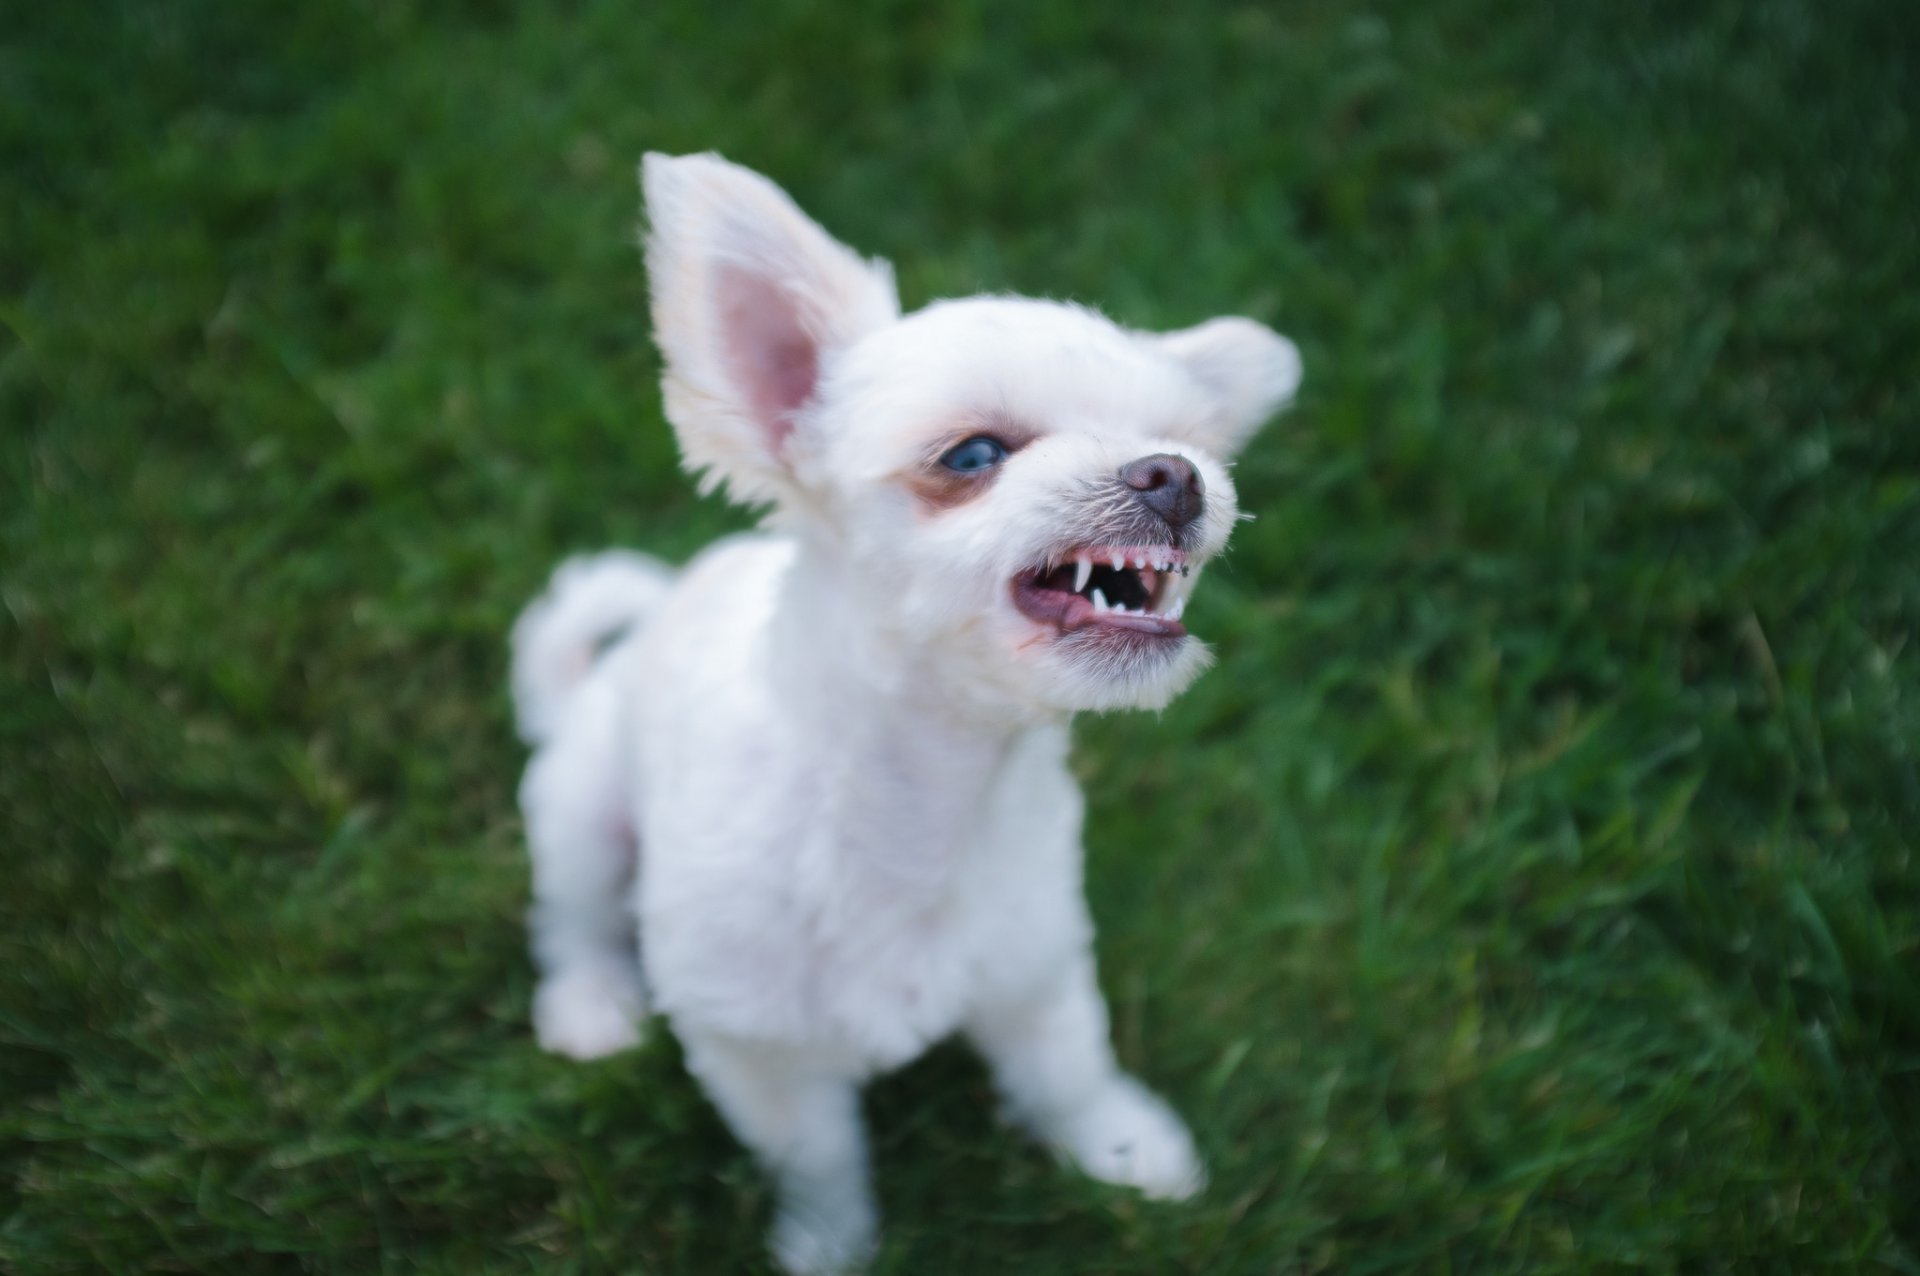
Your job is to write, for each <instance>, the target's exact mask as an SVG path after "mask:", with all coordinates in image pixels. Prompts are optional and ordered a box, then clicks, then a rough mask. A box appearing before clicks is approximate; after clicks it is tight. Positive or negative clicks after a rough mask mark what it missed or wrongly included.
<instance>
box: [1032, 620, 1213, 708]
mask: <svg viewBox="0 0 1920 1276" xmlns="http://www.w3.org/2000/svg"><path fill="white" fill-rule="evenodd" d="M1211 661H1212V655H1211V653H1210V652H1209V651H1208V650H1207V647H1206V644H1204V643H1202V642H1201V641H1200V640H1199V639H1197V638H1194V637H1192V636H1191V635H1188V634H1182V635H1180V636H1179V637H1178V638H1173V639H1165V640H1161V641H1158V642H1155V643H1153V644H1151V645H1147V644H1143V643H1140V642H1138V641H1129V640H1124V639H1123V640H1120V641H1115V640H1114V639H1113V638H1112V637H1110V636H1109V635H1106V634H1104V633H1095V634H1080V633H1074V634H1063V635H1060V636H1058V637H1055V638H1053V639H1052V640H1050V641H1049V642H1048V643H1047V646H1046V649H1045V650H1044V651H1042V652H1041V653H1040V655H1039V658H1038V659H1037V660H1035V661H1034V662H1033V672H1034V673H1035V675H1036V676H1037V680H1038V682H1039V684H1040V685H1039V687H1038V689H1037V692H1036V699H1039V700H1041V701H1042V702H1044V703H1046V704H1047V705H1048V706H1049V707H1052V708H1055V709H1065V710H1068V711H1072V712H1081V711H1087V712H1105V711H1109V710H1120V709H1160V708H1164V707H1165V706H1166V705H1167V703H1168V702H1169V701H1171V700H1172V699H1173V698H1174V697H1175V696H1177V695H1179V694H1180V693H1181V692H1182V691H1185V690H1186V689H1187V686H1188V685H1189V684H1190V683H1192V682H1193V680H1194V679H1195V678H1196V677H1198V676H1199V675H1200V673H1201V671H1202V670H1204V669H1205V668H1206V667H1207V665H1208V664H1209V663H1211Z"/></svg>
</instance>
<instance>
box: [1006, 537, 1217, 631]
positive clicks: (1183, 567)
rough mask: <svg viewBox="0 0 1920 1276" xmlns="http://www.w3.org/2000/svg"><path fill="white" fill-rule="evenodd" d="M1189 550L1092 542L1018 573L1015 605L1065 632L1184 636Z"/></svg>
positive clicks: (1027, 615)
mask: <svg viewBox="0 0 1920 1276" xmlns="http://www.w3.org/2000/svg"><path fill="white" fill-rule="evenodd" d="M1186 581H1187V556H1186V554H1185V553H1183V552H1182V551H1180V550H1177V549H1173V548H1170V547H1169V546H1166V545H1131V546H1126V545H1090V546H1086V547H1084V548H1081V549H1075V550H1071V551H1068V552H1067V553H1065V554H1063V555H1061V556H1059V558H1058V559H1056V560H1055V561H1054V562H1051V563H1047V564H1045V565H1043V566H1040V567H1035V568H1032V569H1030V570H1028V571H1024V572H1022V573H1020V575H1018V576H1016V577H1014V579H1013V605H1014V606H1015V607H1016V608H1018V609H1019V611H1020V614H1021V615H1023V616H1025V617H1026V618H1027V619H1029V620H1033V621H1037V622H1039V623H1040V624H1043V625H1051V626H1053V627H1055V628H1057V629H1058V630H1059V631H1060V632H1061V633H1063V634H1064V633H1072V632H1074V631H1075V630H1080V629H1087V628H1090V627H1099V628H1104V629H1108V630H1120V631H1126V632H1129V633H1133V634H1139V635H1142V636H1145V637H1158V638H1184V637H1186V633H1187V630H1186V626H1184V625H1182V624H1181V623H1180V613H1181V612H1183V611H1185V610H1186V606H1187V589H1186Z"/></svg>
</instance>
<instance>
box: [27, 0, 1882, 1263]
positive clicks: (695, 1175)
mask: <svg viewBox="0 0 1920 1276" xmlns="http://www.w3.org/2000/svg"><path fill="white" fill-rule="evenodd" d="M1917 28H1920V18H1917V17H1916V11H1915V9H1914V8H1913V6H1911V5H1903V4H1887V3H1866V2H1859V3H1855V2H1853V0H1834V2H1833V3H1826V4H1815V3H1813V2H1812V0H1757V2H1755V3H1735V2H1731V0H1726V2H1721V0H1702V2H1700V3H1693V4H1686V5H1673V4H1660V3H1654V2H1653V0H1622V2H1621V3H1614V4H1607V5H1583V4H1575V3H1570V2H1559V0H1548V2H1544V3H1540V4H1535V5H1529V6H1510V5H1503V4H1495V3H1492V2H1491V0H1447V2H1445V3H1438V2H1428V3H1413V2H1411V0H1409V2H1404V3H1403V2H1400V0H1382V2H1381V3H1378V4H1373V5H1370V6H1367V7H1358V6H1354V5H1346V4H1334V3H1327V2H1325V0H1302V2H1301V3H1296V4H1289V5H1285V6H1280V5H1271V6H1262V5H1251V4H1243V5H1228V4H1219V5H1213V4H1191V5H1186V6H1181V7H1179V8H1166V9H1155V8H1152V7H1148V6H1139V7H1125V6H1105V7H1102V6H1079V5H1069V4H1065V3H1031V4H1026V5H1013V4H1005V5H1002V4H988V3H977V2H969V0H943V2H941V3H928V4H902V3H893V2H889V0H871V2H865V0H863V2H861V3H845V4H838V5H831V6H829V5H814V4H802V3H787V4H769V5H753V6H724V7H723V6H711V5H705V4H692V3H681V2H678V0H676V2H673V3H659V4H652V5H627V4H616V3H609V2H606V0H580V2H578V3H566V4H548V5H531V4H529V5H524V6H517V5H513V4H509V3H505V2H504V0H501V2H493V3H487V2H476V3H471V4H459V3H436V2H431V0H415V2H404V0H378V2H376V0H342V2H340V3H335V4H331V5H319V4H305V5H237V4H222V3H214V2H212V0H166V2H165V3H160V2H156V0H137V2H130V3H106V2H103V3H97V4H90V5H60V4H47V5H38V6H15V7H14V8H13V9H11V10H10V11H9V15H8V17H7V20H6V23H5V24H4V28H0V166H3V167H0V171H3V172H4V202H3V203H0V426H3V432H0V555H3V560H0V601H4V608H3V609H0V679H4V696H3V698H0V804H3V806H0V809H3V810H4V836H5V850H4V856H5V858H4V861H0V865H3V867H4V886H0V942H3V943H4V945H5V948H4V956H3V957H0V998H3V1000H0V1162H4V1166H5V1173H4V1176H0V1220H4V1221H0V1268H4V1269H6V1270H9V1271H16V1272H22V1273H27V1272H77V1271H94V1270H102V1271H211V1272H220V1271H247V1272H267V1271H315V1272H333V1271H341V1272H345V1271H356V1272H358V1271H423V1272H447V1273H485V1272H504V1271H540V1272H602V1271H606V1272H613V1271H620V1272H647V1273H712V1272H725V1271H755V1270H765V1268H764V1260H763V1259H762V1257H761V1244H762V1240H761V1227H762V1224H763V1222H764V1217H765V1211H766V1207H767V1201H766V1197H765V1194H764V1192H763V1190H762V1188H761V1187H760V1185H759V1183H758V1180H757V1176H756V1175H755V1173H754V1172H753V1169H752V1167H751V1166H750V1165H749V1164H748V1163H747V1161H746V1159H745V1157H744V1155H743V1154H742V1153H741V1152H740V1151H739V1150H738V1149H737V1148H736V1147H735V1146H734V1145H733V1144H732V1143H731V1141H730V1140H729V1139H728V1137H727V1136H726V1134H725V1133H724V1131H723V1130H722V1129H721V1127H720V1126H719V1125H718V1123H717V1121H716V1119H715V1118H714V1117H713V1116H712V1115H711V1114H710V1112H709V1111H708V1109H707V1108H706V1106H705V1104H704V1103H703V1101H702V1100H701V1098H700V1097H699V1095H698V1093H697V1091H696V1090H695V1088H694V1087H693V1085H692V1083H691V1082H690V1081H689V1080H688V1079H687V1078H686V1077H685V1076H684V1075H683V1073H682V1071H681V1069H680V1066H679V1061H678V1058H677V1055H676V1054H675V1050H674V1047H673V1044H672V1042H671V1041H670V1040H669V1039H667V1038H666V1037H665V1036H664V1035H662V1036H659V1037H656V1039H655V1040H654V1042H653V1043H651V1044H650V1045H649V1046H648V1047H647V1048H646V1049H645V1050H644V1051H642V1052H640V1053H638V1054H635V1055H631V1056H628V1057H625V1058H621V1059H618V1060H615V1061H611V1062H607V1063H604V1064H599V1065H595V1066H579V1065H574V1064H569V1063H566V1062H564V1061H560V1060H556V1059H550V1058H547V1057H544V1056H542V1055H540V1054H539V1053H538V1052H537V1051H536V1050H535V1048H534V1046H533V1043H532V1040H531V1036H530V1033H529V1031H528V1028H527V1024H526V1013H527V998H528V992H529V984H530V979H529V972H528V967H527V964H526V961H525V960H524V958H523V956H522V952H523V944H522V933H521V926H520V912H521V910H522V908H523V906H524V903H525V897H526V895H525V893H526V887H525V882H524V876H525V874H524V869H523V864H522V852H521V849H520V837H519V829H518V825H517V816H516V813H515V811H514V806H513V799H512V793H513V785H514V783H515V779H516V773H517V769H518V766H519V764H520V761H521V754H520V751H519V749H518V748H517V747H516V746H515V744H514V743H513V741H512V739H511V733H510V731H509V727H508V721H507V715H506V705H505V698H504V694H503V673H504V650H503V643H502V639H503V635H504V633H505V629H506V626H507V624H508V622H509V620H510V618H511V617H512V615H513V614H514V611H515V609H516V608H517V607H518V606H519V605H520V604H521V603H522V602H523V601H524V600H525V599H526V598H527V597H528V596H529V595H530V594H531V593H532V592H533V591H534V590H535V589H536V588H537V587H538V585H539V584H540V582H541V581H542V579H543V577H544V575H545V573H546V572H547V571H548V570H549V568H550V567H551V566H552V564H553V563H554V561H555V560H556V559H557V558H559V557H560V556H561V555H563V554H565V553H567V552H569V551H573V550H579V549H584V548H591V547H595V546H600V545H606V544H614V543H620V544H633V545H640V546H645V547H648V548H651V549H654V550H656V551H658V552H661V553H663V554H666V555H668V556H671V557H683V556H685V555H686V554H688V553H690V552H691V551H692V550H694V549H695V548H696V547H698V546H699V545H700V544H702V543H703V542H705V541H706V540H708V539H709V538H711V537H712V536H714V535H715V534H716V533H718V532H720V531H722V530H725V529H729V528H733V527H737V526H740V525H742V524H743V523H744V522H745V517H744V516H743V515H741V514H740V513H738V512H736V511H733V510H730V509H727V508H725V507H723V506H720V505H718V504H715V503H712V502H703V501H699V500H696V499H695V498H694V497H693V496H692V495H691V490H690V485H689V484H688V483H686V482H685V481H684V480H683V479H682V477H681V476H680V475H679V474H678V473H677V472H676V470H675V463H674V458H673V454H672V450H671V447H670V441H669V438H668V435H667V432H666V430H665V428H664V427H663V425H662V422H661V420H660V415H659V406H658V395H657V390H656V379H657V375H658V367H657V363H656V359H655V355H654V353H653V351H652V350H651V349H650V347H649V335H648V326H647V321H646V318H645V313H644V297H645V281H644V278H643V275H642V271H641V266H640V261H639V258H638V254H637V253H636V251H635V250H634V247H633V229H634V224H635V219H636V215H637V193H636V184H635V181H634V178H633V166H634V161H635V160H636V158H637V157H638V155H639V154H640V152H641V151H642V150H644V149H648V148H658V149H665V150H672V151H681V150H698V149H707V148H714V149H718V150H721V151H723V152H725V153H726V154H728V155H729V156H730V157H732V158H735V159H737V160H740V161H742V162H745V163H748V164H751V165H753V166H755V167H758V168H760V169H762V170H764V171H766V172H768V173H769V174H770V175H772V176H773V177H774V178H775V179H776V180H779V181H781V182H783V183H784V184H786V185H787V186H788V187H789V188H790V189H791V190H792V191H793V192H794V194H795V196H796V197H797V198H798V199H799V200H800V201H801V202H802V203H803V204H804V205H805V206H806V207H808V208H809V209H810V210H811V211H812V212H813V213H814V214H815V215H816V216H818V217H819V218H820V219H821V220H822V221H823V222H825V224H826V225H827V226H829V227H830V228H831V229H833V230H834V231H835V232H836V233H838V234H840V235H841V236H843V237H844V238H846V239H847V240H848V241H849V242H851V243H853V244H855V245H857V246H859V247H860V248H861V249H862V250H864V251H867V252H870V253H878V254H883V255H886V256H889V257H892V258H893V259H894V260H895V261H896V262H897V264H898V266H899V271H900V279H901V283H902V287H903V291H904V294H905V297H906V299H907V301H908V303H909V304H918V303H920V302H923V301H925V300H927V299H930V298H933V297H936V296H941V295H946V294H952V293H959V292H970V291H975V290H981V289H1012V290H1020V291H1028V292H1038V293H1045V294H1049V295H1054V296H1063V297H1072V298H1076V299H1081V300H1085V301H1089V302H1092V303H1095V304H1099V305H1102V306H1104V307H1106V308H1107V309H1108V310H1109V311H1110V312H1111V313H1112V314H1114V315H1115V316H1116V317H1117V318H1119V319H1120V320H1122V321H1123V322H1127V323H1130V324H1135V325H1140V326H1148V327H1171V326H1177V325H1184V324H1188V323H1192V322H1195V321H1197V320H1199V319H1202V318H1204V317H1206V316H1208V315H1210V314H1213V313H1217V312H1222V311H1238V312H1244V313H1250V314H1253V315H1256V316H1258V317H1260V318H1262V319H1265V320H1267V321H1269V322H1272V323H1273V324H1275V325H1276V326H1277V327H1279V328H1281V329H1282V330H1283V331H1286V332H1288V333H1291V334H1292V335H1294V336H1295V337H1296V338H1297V339H1298V340H1299V342H1300V344H1301V346H1302V348H1303V351H1304V353H1305V355H1306V359H1307V366H1308V378H1307V388H1306V391H1305V394H1304V397H1303V399H1302V401H1301V403H1300V406H1299V408H1298V409H1297V410H1296V411H1295V412H1294V413H1293V414H1292V415H1291V416H1288V417H1286V418H1284V419H1283V420H1282V421H1281V422H1280V423H1279V424H1277V425H1276V426H1274V427H1273V428H1271V429H1270V430H1269V432H1268V433H1267V434H1266V435H1264V436H1263V437H1262V438H1261V439H1260V440H1259V441H1258V442H1257V443H1256V444H1255V445H1254V446H1253V448H1252V449H1251V450H1250V452H1249V453H1248V455H1247V456H1246V457H1245V459H1244V461H1243V462H1242V464H1241V466H1240V469H1239V474H1238V478H1239V485H1240V488H1241V492H1242V497H1243V502H1244V504H1245V505H1246V506H1247V507H1248V508H1249V509H1251V510H1253V511H1256V512H1257V513H1258V515H1259V519H1258V521H1257V522H1255V523H1252V524H1249V525H1247V526H1246V527H1245V528H1244V529H1243V530H1242V531H1241V532H1240V533H1239V534H1238V537H1237V539H1236V542H1235V544H1236V548H1235V550H1234V552H1233V554H1232V555H1231V558H1230V559H1229V561H1228V562H1227V563H1226V564H1225V565H1224V567H1223V569H1220V570H1216V571H1214V572H1212V573H1210V574H1209V579H1208V581H1207V588H1206V589H1204V590H1202V591H1201V595H1200V598H1199V599H1198V601H1197V602H1196V606H1195V615H1196V622H1197V627H1198V628H1199V629H1200V630H1201V631H1202V632H1203V633H1205V634H1207V635H1209V636H1210V637H1212V638H1214V639H1215V640H1217V644H1218V648H1219V652H1220V657H1221V663H1220V667H1219V668H1218V669H1216V670H1215V671H1214V672H1213V673H1212V674H1210V675H1209V676H1208V678H1206V679H1205V680H1203V682H1202V683H1201V684H1200V685H1199V686H1198V687H1197V688H1196V689H1195V691H1193V692H1192V693H1191V694H1190V695H1189V696H1187V697H1186V698H1185V699H1184V700H1182V701H1181V702H1179V703H1178V704H1177V705H1176V706H1175V707H1174V708H1172V709H1171V710H1170V711H1168V712H1167V713H1166V714H1165V715H1164V716H1163V717H1161V718H1159V719H1157V720H1156V719H1154V718H1151V717H1145V716H1141V717H1129V718H1113V719H1105V720H1097V721H1095V720H1090V721H1087V722H1085V723H1084V724H1083V726H1082V730H1081V734H1082V750H1081V753H1080V758H1081V763H1080V765H1081V767H1082V769H1083V772H1084V774H1085V777H1086V779H1087V783H1088V787H1089V791H1090V797H1091V800H1092V805H1093V815H1092V820H1091V828H1090V831H1089V835H1090V844H1091V847H1092V867H1091V881H1092V893H1093V904H1094V909H1095V912H1096V915H1097V916H1098V918H1099V920H1100V923H1101V926H1102V932H1101V941H1100V948H1101V956H1102V968H1103V975H1104V978H1105V979H1106V981H1107V986H1108V989H1109V992H1110V994H1111V997H1112V1000H1113V1005H1114V1012H1115V1029H1116V1035H1117V1038H1118V1043H1119V1048H1120V1050H1121V1053H1122V1055H1123V1056H1124V1058H1125V1060H1126V1062H1127V1063H1128V1064H1129V1065H1130V1066H1131V1067H1134V1068H1136V1069H1138V1070H1139V1071H1140V1072H1141V1073H1143V1074H1144V1075H1145V1076H1146V1077H1147V1078H1149V1079H1150V1080H1151V1081H1152V1082H1153V1083H1154V1084H1156V1085H1157V1086H1160V1087H1162V1088H1163V1089H1164V1090H1165V1091H1166V1092H1167V1093H1168V1094H1169V1095H1170V1097H1172V1098H1173V1100H1174V1101H1175V1102H1176V1104H1177V1106H1178V1107H1179V1108H1180V1109H1181V1110H1182V1111H1183V1112H1184V1113H1185V1114H1186V1115H1187V1116H1188V1118H1189V1119H1190V1120H1191V1121H1192V1123H1193V1125H1194V1127H1195V1129H1196V1132H1197V1134H1198V1137H1199V1139H1200V1142H1201V1143H1202V1144H1203V1146H1204V1148H1205V1150H1206V1153H1207V1155H1208V1157H1209V1159H1210V1161H1211V1163H1212V1167H1213V1185H1212V1188H1211V1190H1210V1191H1209V1192H1208V1193H1207V1195H1206V1196H1205V1197H1204V1198H1203V1199H1201V1200H1199V1201H1197V1202H1195V1203H1193V1204H1190V1205H1184V1206H1173V1207H1165V1206H1148V1205H1145V1204H1143V1203H1141V1202H1139V1201H1137V1200H1135V1199H1133V1198H1131V1197H1129V1196H1127V1195H1125V1194H1123V1193H1116V1192H1110V1191H1107V1190H1104V1189H1101V1188H1098V1187H1095V1186H1093V1185H1091V1184H1088V1183H1086V1182H1084V1181H1082V1180H1079V1179H1077V1178H1075V1177H1074V1176H1072V1175H1070V1174H1066V1173H1062V1172H1059V1171H1057V1170H1056V1169H1054V1168H1053V1167H1052V1166H1051V1165H1050V1164H1048V1162H1047V1161H1046V1159H1045V1157H1044V1156H1043V1155H1041V1154H1040V1153H1038V1152H1036V1151H1035V1150H1033V1149H1031V1148H1030V1147H1028V1146H1026V1145H1025V1144H1023V1143H1022V1142H1021V1141H1019V1140H1018V1139H1017V1138H1015V1137H1014V1136H1012V1135H1011V1134H1008V1133H1006V1132H1003V1131H1001V1130H1000V1129H998V1128H997V1127H996V1126H995V1125H994V1123H993V1121H992V1119H991V1116H990V1103H989V1101H988V1097H987V1090H986V1085H985V1080H984V1077H983V1075H982V1073H981V1071H980V1069H979V1068H978V1067H977V1065H975V1064H974V1063H973V1062H972V1061H971V1060H970V1059H969V1058H967V1057H966V1056H965V1055H964V1053H962V1052H960V1051H959V1050H957V1049H953V1048H946V1049H943V1050H941V1051H939V1052H937V1053H936V1054H935V1055H934V1056H933V1057H931V1058H930V1059H929V1060H927V1061H926V1062H924V1063H922V1064H919V1065H916V1066H915V1067H913V1068H912V1069H909V1070H908V1071H907V1072H905V1073H904V1074H902V1075H901V1076H899V1077H896V1078H893V1079H890V1080H888V1081H887V1082H885V1083H883V1084H881V1085H880V1086H878V1087H877V1088H876V1090H875V1093H874V1096H873V1100H872V1105H871V1106H872V1107H873V1109H874V1114H875V1117H876V1124H875V1138H876V1147H877V1157H878V1163H879V1168H880V1175H881V1177H880V1191H881V1196H882V1198H883V1202H884V1207H885V1210H886V1213H887V1216H888V1232H887V1243H888V1247H887V1249H886V1252H885V1254H884V1255H883V1257H882V1259H881V1261H880V1263H879V1265H878V1270H879V1271H881V1272H894V1273H907V1272H911V1273H948V1272H953V1273H958V1272H1031V1273H1052V1272H1063V1271H1076V1272H1174V1271H1186V1272H1207V1273H1212V1272H1234V1273H1238V1272H1247V1273H1254V1272H1260V1273H1267V1272H1403V1271H1516V1272H1517V1271H1601V1270H1624V1269H1646V1270H1656V1271H1661V1270H1664V1271H1686V1272H1694V1271H1732V1270H1753V1271H1763V1270H1771V1271H1793V1272H1806V1271H1813V1270H1828V1269H1840V1270H1871V1271H1899V1272H1912V1271H1915V1270H1916V1267H1920V1260H1917V1259H1916V1253H1917V1252H1920V1251H1917V1250H1916V1246H1917V1245H1920V1218H1917V1217H1916V1202H1920V1178H1917V1177H1916V1173H1915V1157H1916V1154H1920V993H1916V987H1915V979H1916V956H1917V949H1916V937H1917V935H1920V865H1916V864H1915V861H1914V852H1915V843H1916V838H1917V837H1920V774H1917V772H1916V764H1915V749H1916V744H1920V672H1917V670H1920V665H1917V664H1916V661H1920V643H1916V642H1915V638H1916V629H1917V628H1920V232H1917V230H1916V209H1920V163H1917V162H1916V146H1915V141H1916V139H1915V135H1914V110H1915V104H1916V94H1915V68H1916V66H1920V31H1917Z"/></svg>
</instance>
